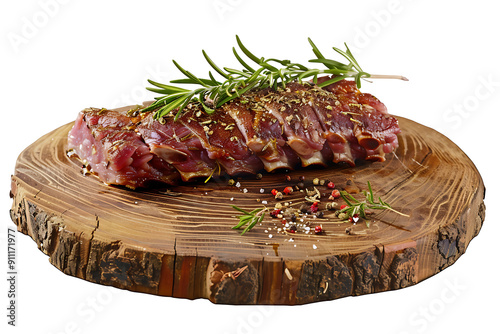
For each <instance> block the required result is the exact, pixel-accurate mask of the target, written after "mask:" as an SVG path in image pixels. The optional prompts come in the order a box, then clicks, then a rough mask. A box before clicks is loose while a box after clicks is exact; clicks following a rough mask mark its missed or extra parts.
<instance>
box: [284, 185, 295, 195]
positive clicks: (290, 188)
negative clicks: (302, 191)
mask: <svg viewBox="0 0 500 334" xmlns="http://www.w3.org/2000/svg"><path fill="white" fill-rule="evenodd" d="M291 193H293V188H292V187H290V186H288V187H285V189H283V194H285V195H290V194H291Z"/></svg>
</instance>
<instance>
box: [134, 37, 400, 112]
mask: <svg viewBox="0 0 500 334" xmlns="http://www.w3.org/2000/svg"><path fill="white" fill-rule="evenodd" d="M236 41H237V43H238V46H239V48H240V50H241V52H243V53H244V54H245V56H247V57H248V58H249V59H250V60H251V61H253V62H254V63H256V64H257V65H258V66H257V67H256V68H253V67H251V66H250V65H248V64H247V62H245V61H244V60H243V59H242V58H241V56H240V54H238V52H237V51H236V49H235V48H234V47H233V54H234V56H235V57H236V59H237V60H238V62H239V63H240V64H241V65H242V66H243V69H241V70H237V69H233V68H229V67H223V68H220V67H219V66H217V65H216V64H215V63H214V62H213V61H212V59H210V57H209V56H208V55H207V53H206V52H205V51H204V50H202V52H203V56H204V57H205V59H206V61H207V62H208V63H209V64H210V66H211V67H212V68H213V70H214V71H215V72H217V74H218V75H220V76H221V77H222V78H223V79H224V80H222V81H219V80H217V79H216V78H215V77H214V74H213V73H212V71H209V72H208V76H209V78H208V79H204V78H199V77H197V76H195V75H194V74H193V73H191V72H189V71H187V70H185V69H184V68H183V67H182V66H180V65H179V63H177V62H176V61H175V60H173V63H174V65H175V66H176V67H177V68H178V69H179V71H181V73H182V74H184V76H185V77H186V78H183V79H176V80H172V81H170V83H173V84H194V85H198V86H201V87H199V88H196V89H192V90H190V89H185V88H181V87H178V86H173V85H166V84H162V83H158V82H155V81H152V80H148V82H149V83H150V84H152V85H153V86H155V87H148V88H147V89H148V90H150V91H152V92H155V93H158V94H161V95H162V96H161V97H157V98H156V101H155V102H154V103H153V104H151V105H150V106H148V107H146V108H144V109H142V110H141V111H142V112H146V111H153V110H156V111H155V113H154V118H155V119H161V118H162V117H163V116H165V115H167V114H168V113H170V112H171V111H172V110H177V113H176V115H175V118H174V119H175V120H177V119H178V118H179V116H180V115H181V114H182V111H183V109H184V108H186V107H187V106H188V105H189V103H191V102H199V103H200V104H201V106H202V107H203V109H204V110H205V112H206V113H207V114H212V113H214V112H215V109H217V108H219V107H220V106H222V105H223V104H225V103H227V102H229V101H231V100H232V99H235V98H237V97H239V96H241V95H243V94H244V93H246V92H247V91H249V90H250V89H252V88H267V87H271V88H273V89H277V88H278V86H281V87H283V88H284V87H285V85H286V84H287V83H289V82H292V81H295V80H297V81H299V82H302V80H303V79H306V78H311V77H312V81H313V83H314V84H318V83H317V79H318V75H323V74H325V75H333V78H331V79H329V80H327V81H325V82H322V83H321V84H318V86H319V87H324V86H327V85H329V84H332V83H334V82H337V81H340V80H342V79H345V78H354V79H355V81H356V84H357V86H358V88H359V87H360V86H361V79H362V78H390V79H401V80H407V79H406V78H405V77H402V76H393V75H373V74H369V73H367V72H364V71H363V70H362V69H361V67H360V66H359V64H358V62H357V61H356V59H355V58H354V56H353V55H352V53H351V51H350V50H349V48H348V47H347V44H345V46H346V50H345V51H342V50H340V49H338V48H336V47H333V50H334V51H336V52H337V53H339V54H340V55H342V56H343V57H344V58H346V59H347V60H348V63H347V64H343V63H341V62H338V61H336V60H332V59H327V58H325V57H324V56H323V54H322V53H321V52H320V51H319V49H318V48H317V47H316V45H315V44H314V43H313V41H312V40H311V39H310V38H309V39H308V41H309V44H310V45H311V47H312V51H313V53H314V55H315V56H316V58H315V59H311V60H309V62H311V63H321V64H323V65H324V66H325V67H326V69H315V68H308V67H306V66H304V65H301V64H298V63H292V62H291V61H290V60H286V59H284V60H280V59H276V58H267V59H265V58H264V57H260V58H259V57H257V56H255V55H254V54H253V53H251V52H250V51H249V50H248V49H247V48H246V47H245V46H244V45H243V43H242V42H241V40H240V38H239V37H238V36H236Z"/></svg>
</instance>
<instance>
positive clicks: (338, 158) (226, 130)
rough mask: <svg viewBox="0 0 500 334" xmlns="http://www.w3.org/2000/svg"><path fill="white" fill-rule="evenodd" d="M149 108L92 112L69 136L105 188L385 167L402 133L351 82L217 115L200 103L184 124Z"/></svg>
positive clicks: (291, 88) (256, 95) (264, 94)
mask: <svg viewBox="0 0 500 334" xmlns="http://www.w3.org/2000/svg"><path fill="white" fill-rule="evenodd" d="M326 79H328V78H320V79H319V80H326ZM320 82H321V81H320ZM145 105H148V104H145ZM140 108H141V107H138V106H136V107H135V108H133V107H128V108H119V109H113V110H107V109H97V108H87V109H85V110H83V111H81V112H80V114H79V115H78V118H77V120H76V122H75V125H74V126H73V128H72V130H71V131H70V133H69V138H68V147H69V148H70V149H71V150H73V151H74V152H75V153H76V154H77V155H78V157H79V158H80V160H81V161H82V162H83V164H84V165H85V166H88V167H87V169H90V170H91V171H92V172H93V173H94V174H96V175H97V176H98V177H99V178H100V179H101V180H102V181H103V182H104V183H107V184H116V185H123V186H127V187H130V188H139V187H147V186H148V185H149V184H151V183H152V182H161V183H166V184H170V185H172V184H175V183H176V182H177V181H178V180H182V181H192V180H196V179H200V178H202V179H207V178H210V177H211V176H212V175H213V174H214V173H217V174H218V173H222V172H225V173H227V174H229V175H231V176H235V175H251V174H257V173H258V172H260V171H262V170H266V171H268V172H271V171H274V170H277V169H294V168H297V167H298V166H303V167H307V166H309V165H324V166H326V165H328V164H330V163H332V162H333V163H347V164H349V165H351V166H354V165H355V163H356V160H370V161H384V160H385V154H387V153H390V152H393V151H394V150H395V149H396V148H397V146H398V139H397V134H398V133H399V132H400V129H399V126H398V121H397V119H396V118H395V117H393V116H391V115H389V114H388V113H387V109H386V107H385V105H384V104H383V103H382V102H380V101H379V100H378V99H377V98H375V97H374V96H373V95H370V94H366V93H362V92H360V91H359V90H358V89H357V87H356V84H355V82H354V81H350V80H341V81H339V82H336V83H334V84H331V85H329V86H326V87H323V88H319V87H318V86H316V85H313V84H311V83H298V82H292V83H288V84H287V85H286V87H285V88H281V87H280V88H278V89H276V90H274V89H271V88H266V89H260V90H252V91H249V92H248V93H246V94H245V95H243V96H241V97H238V98H236V99H233V100H231V101H230V102H228V103H226V104H224V105H223V106H222V107H221V108H219V109H217V110H216V111H215V112H214V113H212V114H207V113H206V112H205V111H204V109H203V107H202V106H201V104H200V103H199V102H192V103H190V104H189V105H188V106H187V107H186V108H185V109H184V110H183V113H182V115H181V116H180V117H179V118H178V119H177V120H174V116H175V114H176V111H175V110H174V111H172V112H171V113H170V114H169V115H167V116H165V117H163V118H162V119H160V120H157V119H155V118H154V112H140Z"/></svg>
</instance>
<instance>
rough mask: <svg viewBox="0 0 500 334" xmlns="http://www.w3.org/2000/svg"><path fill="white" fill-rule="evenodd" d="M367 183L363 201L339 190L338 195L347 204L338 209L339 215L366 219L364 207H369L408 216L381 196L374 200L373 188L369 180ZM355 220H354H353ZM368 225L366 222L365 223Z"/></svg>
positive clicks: (351, 218)
mask: <svg viewBox="0 0 500 334" xmlns="http://www.w3.org/2000/svg"><path fill="white" fill-rule="evenodd" d="M367 184H368V192H367V191H365V190H363V194H364V195H365V197H366V200H365V201H363V202H360V201H358V200H357V199H355V198H354V197H353V196H352V195H351V194H349V193H348V192H347V191H345V190H342V191H340V196H342V198H343V199H344V201H345V202H346V203H347V206H346V207H345V208H343V209H341V210H339V211H338V213H339V216H340V215H341V214H342V213H345V214H347V216H348V217H349V218H350V219H349V220H350V221H352V220H353V219H354V220H356V219H359V218H364V219H367V216H366V211H365V210H366V209H371V210H390V211H392V212H395V213H397V214H399V215H401V216H405V217H409V216H408V215H407V214H404V213H402V212H399V211H397V210H394V209H393V208H392V207H391V205H390V204H389V203H387V202H385V201H384V200H382V198H381V197H379V198H378V202H375V198H374V196H373V190H372V186H371V184H370V181H368V182H367ZM354 222H356V221H354ZM367 225H368V223H367Z"/></svg>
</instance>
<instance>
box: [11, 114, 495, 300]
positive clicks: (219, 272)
mask: <svg viewBox="0 0 500 334" xmlns="http://www.w3.org/2000/svg"><path fill="white" fill-rule="evenodd" d="M399 121H400V127H401V129H402V134H401V135H400V136H399V142H400V147H399V148H398V150H397V151H396V153H395V154H390V155H388V156H387V161H386V162H376V163H362V164H360V165H358V166H356V167H355V168H348V167H345V166H335V167H332V168H310V169H302V170H297V171H293V172H290V173H288V174H284V173H276V174H265V175H264V176H263V178H262V179H261V180H257V179H255V178H247V179H244V178H242V179H238V180H237V181H239V187H236V186H229V185H228V184H227V179H214V180H212V181H210V182H208V183H206V184H204V183H203V182H200V183H198V184H188V185H183V186H178V187H174V188H172V189H171V191H172V192H176V193H180V196H171V195H172V194H171V193H166V189H165V188H163V189H155V190H148V191H131V190H128V189H123V188H119V187H110V186H106V185H104V184H102V183H101V182H100V181H99V180H98V179H97V178H96V177H95V176H93V175H90V176H84V175H83V174H82V173H81V166H80V165H79V164H78V162H77V160H75V159H74V158H68V157H67V155H66V149H67V147H66V136H67V133H68V131H69V129H70V128H71V126H72V124H67V125H65V126H62V127H60V128H58V129H56V130H54V131H53V132H51V133H49V134H47V135H45V136H44V137H42V138H40V139H39V140H38V141H36V142H35V143H33V144H32V145H31V146H29V147H28V148H27V149H26V150H25V151H23V152H22V153H21V155H20V156H19V158H18V161H17V165H16V170H15V175H13V176H12V190H11V196H12V197H13V206H12V210H11V217H12V220H13V221H14V222H15V224H16V225H17V227H18V230H19V231H21V232H22V233H25V234H27V235H29V236H31V237H32V238H33V240H34V241H35V242H36V243H37V245H38V247H39V248H40V250H41V251H42V252H44V253H45V254H47V255H48V256H49V259H50V262H51V263H52V264H53V265H54V266H56V267H57V268H58V269H60V270H61V271H62V272H64V273H66V274H68V275H72V276H76V277H79V278H82V279H85V280H88V281H90V282H95V283H99V284H104V285H111V286H115V287H118V288H123V289H128V290H132V291H140V292H145V293H151V294H157V295H162V296H174V297H181V298H190V299H194V298H207V299H209V300H211V301H212V302H214V303H226V304H304V303H310V302H315V301H321V300H331V299H336V298H339V297H344V296H350V295H362V294H367V293H373V292H380V291H387V290H394V289H399V288H403V287H406V286H410V285H413V284H416V283H418V282H420V281H422V280H424V279H426V278H428V277H430V276H432V275H434V274H436V273H438V272H440V271H441V270H443V269H444V268H446V267H448V266H450V265H451V264H453V263H454V262H455V261H456V260H457V259H458V258H459V257H460V256H461V255H462V254H463V253H464V252H465V250H466V248H467V246H468V244H469V242H470V241H471V239H472V238H473V237H475V236H476V235H477V234H478V233H479V230H480V229H481V226H482V223H483V220H484V213H485V208H484V204H483V198H484V192H485V189H484V184H483V182H482V179H481V176H480V175H479V173H478V171H477V170H476V168H475V166H474V164H473V163H472V162H471V161H470V160H469V158H468V157H467V156H466V155H465V154H464V153H463V152H462V151H461V150H460V149H459V148H458V147H457V146H456V145H455V144H454V143H452V142H451V141H450V140H449V139H447V138H446V137H444V136H443V135H441V134H440V133H438V132H436V131H434V130H432V129H430V128H427V127H425V126H423V125H420V124H418V123H415V122H412V121H410V120H407V119H404V118H399ZM285 175H289V176H291V178H292V181H291V182H288V181H286V180H285ZM299 176H304V177H305V182H304V183H305V186H306V187H308V188H310V189H311V188H312V180H313V179H314V178H319V179H326V180H331V181H333V182H334V183H335V184H336V185H337V188H343V187H346V186H347V185H348V183H350V182H352V183H353V184H354V187H355V188H356V187H358V188H359V189H360V190H365V189H366V182H367V181H370V182H371V184H372V187H373V189H374V192H375V195H376V196H382V198H383V199H384V200H386V201H387V202H389V203H391V205H392V206H393V207H394V208H396V209H397V210H400V211H402V212H404V213H406V214H408V215H409V217H404V216H399V215H397V214H395V213H392V212H389V211H384V212H379V213H376V214H375V215H374V216H372V219H371V220H370V225H369V226H367V225H366V224H365V223H359V224H356V225H352V224H351V223H338V222H335V221H334V220H332V219H331V212H326V213H327V214H326V215H325V218H315V219H313V218H311V216H309V218H306V219H305V222H304V223H309V224H310V226H311V227H312V228H313V229H314V226H316V225H318V224H322V226H323V228H324V230H325V233H324V234H323V235H315V234H314V233H307V234H306V233H305V232H300V233H295V234H287V233H283V230H281V231H279V230H278V229H279V228H282V227H283V226H282V225H281V221H280V220H279V219H273V218H271V217H270V216H269V215H267V216H266V218H265V219H264V221H263V222H262V225H257V226H256V227H255V228H254V229H252V230H251V231H249V232H247V233H246V234H245V235H243V236H241V235H240V231H237V230H233V229H231V227H232V226H233V225H235V223H236V222H237V219H236V218H235V214H236V211H235V210H233V209H232V208H231V207H230V204H234V205H237V206H239V207H242V208H245V209H253V208H258V207H262V206H263V205H262V203H259V202H258V201H268V205H267V206H268V207H273V206H274V204H275V203H276V202H277V201H276V200H275V199H274V196H272V195H271V194H270V191H271V190H272V189H273V188H276V189H283V188H284V187H285V186H287V185H296V184H297V182H298V181H297V180H298V178H299ZM349 180H350V181H349ZM351 188H352V186H351ZM261 189H264V193H261ZM317 189H318V190H319V191H320V192H321V193H323V194H326V193H328V192H330V191H331V190H328V189H327V188H326V187H325V186H318V187H317ZM359 195H361V194H357V195H354V196H359ZM327 197H328V196H325V197H324V198H323V199H322V201H321V204H320V209H321V208H322V207H323V206H324V205H325V203H326V202H327V201H328V200H327ZM303 198H304V193H301V192H299V191H295V192H294V193H293V194H291V195H289V196H285V198H284V200H283V201H282V202H283V203H284V202H291V203H292V205H294V206H295V205H299V203H300V202H303ZM346 228H350V233H349V234H348V233H346ZM238 274H239V275H238Z"/></svg>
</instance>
